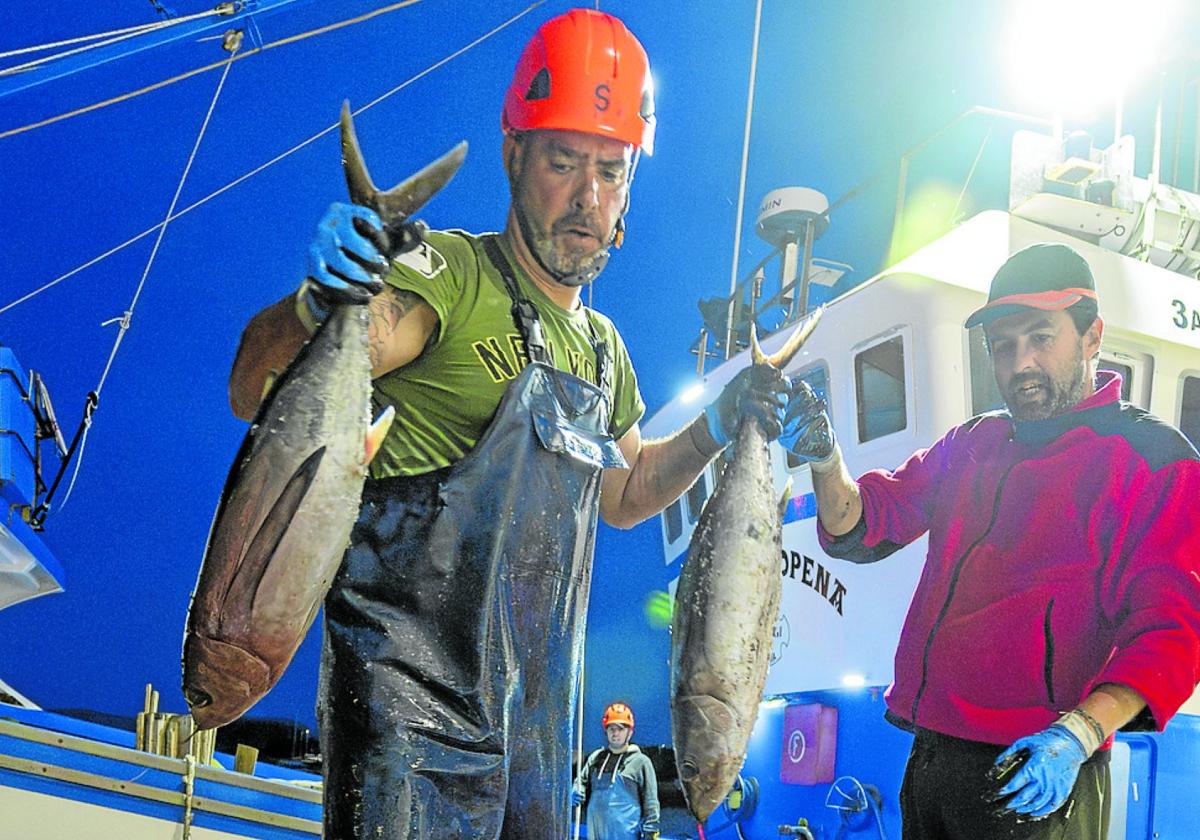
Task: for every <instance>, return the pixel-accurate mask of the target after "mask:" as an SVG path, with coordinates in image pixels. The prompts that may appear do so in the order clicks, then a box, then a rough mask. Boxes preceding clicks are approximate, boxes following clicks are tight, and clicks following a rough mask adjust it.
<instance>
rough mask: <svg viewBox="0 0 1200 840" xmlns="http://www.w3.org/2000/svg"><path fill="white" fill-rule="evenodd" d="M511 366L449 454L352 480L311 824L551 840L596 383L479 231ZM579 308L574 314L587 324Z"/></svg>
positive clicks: (604, 436) (595, 464) (575, 650)
mask: <svg viewBox="0 0 1200 840" xmlns="http://www.w3.org/2000/svg"><path fill="white" fill-rule="evenodd" d="M485 246H486V247H487V251H488V256H489V258H490V259H491V260H492V262H493V263H495V265H496V267H497V269H498V270H499V271H500V272H501V274H502V275H503V276H504V280H505V285H506V286H507V287H508V293H509V296H510V297H511V298H512V299H513V301H514V304H513V316H514V320H515V321H516V324H517V329H518V330H519V331H520V333H521V335H522V336H523V337H524V339H525V343H526V347H527V352H528V355H529V359H530V363H529V364H528V365H527V366H526V367H525V368H524V370H522V372H521V373H520V374H519V375H518V376H517V378H516V379H515V380H514V381H513V382H512V383H511V384H510V385H509V387H508V390H507V391H506V392H505V394H504V397H503V399H502V401H501V403H500V406H499V408H498V409H497V411H496V415H495V417H494V418H493V419H492V421H491V424H490V425H489V427H488V428H487V430H486V431H485V432H484V434H483V436H482V437H481V438H480V440H479V443H478V444H477V445H476V446H475V448H474V449H472V450H471V452H469V453H468V454H467V455H466V456H465V457H464V458H463V459H462V460H461V461H459V462H458V463H456V464H454V465H452V466H451V467H448V468H446V469H443V470H438V471H436V472H433V473H427V474H424V475H420V476H413V477H399V478H391V479H381V480H377V481H368V482H367V486H366V488H365V489H364V492H363V504H362V509H361V512H360V515H359V520H358V523H357V525H356V526H355V529H354V532H353V534H352V536H351V546H350V548H349V550H348V551H347V553H346V556H345V559H344V560H343V563H342V566H341V568H340V570H339V572H338V574H337V577H336V578H335V581H334V583H333V587H332V589H331V591H330V594H329V596H328V598H327V599H326V604H325V648H324V652H323V656H322V666H321V692H320V698H319V701H318V713H319V717H320V724H321V747H322V756H323V762H324V775H325V838H326V840H346V838H367V837H370V838H377V837H386V838H388V840H402V838H495V837H503V838H513V839H514V840H516V838H522V840H542V838H545V840H549V839H550V838H562V837H563V835H564V834H565V833H566V831H567V826H568V824H569V819H570V816H569V810H568V804H567V796H568V792H569V787H570V775H569V774H570V772H571V742H570V738H571V727H570V723H571V715H572V711H573V709H574V706H575V702H576V700H577V691H578V672H579V664H580V658H581V654H582V649H583V631H584V621H585V619H586V615H587V598H588V586H589V582H590V578H591V563H592V550H593V546H594V542H595V533H596V518H597V514H598V510H599V494H600V475H601V470H602V468H605V467H613V466H620V467H623V466H625V465H626V464H625V461H624V459H623V458H622V456H621V452H620V449H619V448H618V447H617V444H616V442H615V441H614V440H613V439H612V437H611V436H610V434H609V432H608V426H609V415H610V412H609V399H608V397H607V396H606V392H607V379H608V368H609V364H608V357H607V347H606V346H605V345H604V344H603V343H601V342H599V341H598V340H597V339H595V330H594V328H593V344H594V346H595V347H596V351H597V359H596V362H597V364H596V369H597V379H598V381H599V382H600V383H601V385H602V387H596V386H595V385H593V384H591V383H590V382H587V381H585V380H583V379H580V378H578V377H575V376H573V375H571V374H569V373H566V372H563V371H559V370H557V369H555V368H554V367H553V366H552V365H551V364H549V363H548V362H549V360H550V359H549V354H548V351H547V350H546V346H545V342H544V340H543V339H542V334H541V328H540V325H539V324H538V321H537V310H536V309H534V307H533V305H532V304H531V303H530V302H529V301H528V300H525V299H524V298H523V297H522V296H521V295H520V292H519V289H518V287H517V284H516V281H515V279H514V278H513V276H512V269H511V267H510V266H509V264H508V261H507V258H506V257H505V255H504V254H503V252H501V251H500V249H499V245H498V243H497V241H496V239H495V238H494V237H489V238H487V239H486V240H485ZM590 323H591V322H590V320H589V324H590Z"/></svg>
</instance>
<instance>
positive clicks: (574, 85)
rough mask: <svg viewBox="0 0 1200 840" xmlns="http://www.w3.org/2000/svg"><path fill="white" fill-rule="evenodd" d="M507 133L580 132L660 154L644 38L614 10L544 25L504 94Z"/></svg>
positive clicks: (574, 14) (575, 14) (575, 13)
mask: <svg viewBox="0 0 1200 840" xmlns="http://www.w3.org/2000/svg"><path fill="white" fill-rule="evenodd" d="M500 122H501V125H502V126H503V128H504V131H505V132H506V133H507V132H512V131H532V130H535V129H558V130H562V131H581V132H584V133H586V134H598V135H600V136H602V137H611V138H613V139H615V140H620V141H621V142H623V143H629V144H631V145H633V146H634V147H636V148H638V149H641V150H642V151H644V152H645V153H646V154H648V155H649V154H653V153H654V83H653V80H652V79H651V77H650V61H649V59H648V58H647V57H646V51H645V50H644V49H643V48H642V45H641V43H639V42H638V39H637V38H635V37H633V34H632V33H630V31H629V30H628V29H626V28H625V24H623V23H621V21H619V20H617V19H616V18H615V17H613V16H612V15H608V14H605V13H604V12H598V11H593V10H591V9H572V10H571V11H569V12H567V13H566V14H563V15H559V16H558V17H555V18H551V19H550V20H548V21H546V22H545V23H543V24H542V25H541V26H540V27H539V28H538V31H537V32H535V33H534V35H533V37H532V38H530V39H529V43H528V44H526V45H525V49H524V50H523V51H522V53H521V57H520V59H518V61H517V69H516V72H515V73H514V74H513V80H512V84H511V85H509V88H508V91H507V92H506V93H505V94H504V110H503V112H502V114H501V118H500Z"/></svg>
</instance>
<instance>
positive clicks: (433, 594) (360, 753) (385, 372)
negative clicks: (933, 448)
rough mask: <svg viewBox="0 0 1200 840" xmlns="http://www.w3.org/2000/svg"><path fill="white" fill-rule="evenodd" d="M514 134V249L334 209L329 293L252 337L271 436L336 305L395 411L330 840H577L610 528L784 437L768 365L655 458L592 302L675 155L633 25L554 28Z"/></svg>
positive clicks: (304, 296)
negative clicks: (659, 140)
mask: <svg viewBox="0 0 1200 840" xmlns="http://www.w3.org/2000/svg"><path fill="white" fill-rule="evenodd" d="M502 125H503V129H504V141H503V159H504V166H505V171H506V173H507V175H508V180H509V185H510V193H511V205H510V208H509V211H508V216H507V221H506V224H505V228H504V231H503V233H501V234H486V235H482V236H479V235H474V234H469V233H466V232H463V231H457V230H454V231H422V230H420V229H417V228H414V231H413V232H417V233H419V234H420V235H419V236H405V237H399V238H400V239H403V240H404V241H405V242H408V243H410V246H411V247H409V249H408V250H405V251H403V252H400V253H389V254H387V255H386V256H385V255H384V254H383V253H381V251H380V245H381V242H382V240H381V238H380V237H379V228H380V221H379V218H378V216H377V215H376V214H375V213H374V212H373V211H371V210H369V209H367V208H365V207H359V206H354V205H348V204H335V205H333V206H332V207H330V209H329V211H328V212H327V213H326V215H325V217H324V218H323V219H322V221H321V223H320V224H319V226H318V229H317V235H316V238H315V240H314V242H313V244H312V247H311V249H310V256H309V272H308V276H307V277H306V278H305V280H304V281H303V283H302V284H301V286H300V289H299V291H298V292H297V293H295V294H294V295H289V296H287V297H286V298H284V299H283V300H281V301H279V302H278V303H276V304H273V305H272V306H270V307H268V308H266V309H264V310H263V311H262V312H260V313H259V314H258V315H256V316H255V317H254V318H253V319H252V320H251V322H250V323H249V325H248V326H247V327H246V330H245V331H244V333H243V335H242V343H241V346H240V347H239V350H238V355H237V358H236V360H235V362H234V369H233V372H232V374H231V377H230V399H231V402H232V404H233V407H234V410H235V412H236V413H238V414H239V416H242V417H246V418H249V417H250V416H251V415H252V414H253V413H254V410H255V408H256V406H257V405H258V402H259V400H260V398H261V397H262V395H263V393H264V390H265V388H266V387H267V385H268V383H269V381H270V380H271V378H272V377H273V376H274V375H275V373H276V372H277V371H278V370H280V369H282V368H283V367H285V366H286V365H287V364H288V363H289V362H290V361H291V359H292V358H294V356H295V354H296V353H297V352H298V351H299V348H300V347H301V345H302V344H303V342H304V341H306V340H307V339H308V337H309V336H310V335H311V334H312V333H313V332H314V331H315V330H316V329H318V328H319V325H320V324H321V323H322V321H323V319H324V318H325V316H326V315H327V313H328V312H329V310H330V308H331V307H333V306H341V305H348V304H360V305H366V306H368V309H369V313H370V319H371V327H370V348H369V349H370V354H371V362H372V378H373V380H374V389H375V390H374V400H375V402H376V403H377V405H378V406H380V407H382V406H387V405H390V406H392V407H394V408H395V411H396V417H395V422H394V423H393V425H392V427H391V430H390V432H389V433H388V435H387V438H386V440H385V441H384V442H383V445H382V447H381V450H380V452H379V454H378V456H377V457H376V458H375V460H374V461H372V463H371V467H370V471H371V472H370V477H369V478H368V480H367V483H366V486H365V488H364V491H363V499H362V509H361V512H360V516H359V521H358V524H357V525H356V526H355V529H354V533H353V535H352V537H351V546H350V548H349V550H348V551H347V553H346V556H345V558H344V560H343V563H342V566H341V569H340V570H339V572H338V574H337V576H336V579H335V580H334V583H333V586H332V588H331V590H330V593H329V596H328V597H327V599H326V602H325V646H324V652H323V657H322V669H321V670H322V674H321V692H320V699H319V702H318V712H319V717H320V722H321V740H322V752H323V767H324V775H325V836H326V837H327V838H337V840H346V838H360V837H368V836H369V837H387V838H389V840H400V839H401V838H408V837H438V838H442V837H445V838H458V837H484V838H488V837H497V836H503V837H506V838H507V837H512V838H523V840H528V839H529V838H533V839H534V840H539V839H540V838H546V840H549V838H551V837H559V836H561V834H562V832H563V831H564V830H565V826H566V825H567V824H568V814H569V811H568V803H567V799H568V791H569V786H570V775H569V770H568V767H569V758H568V756H569V754H570V710H571V709H572V708H573V705H574V703H573V701H574V700H575V698H576V692H577V682H576V674H577V673H578V663H579V657H580V652H581V651H580V648H581V642H582V639H583V622H584V618H585V615H586V607H587V591H588V583H589V580H590V575H591V559H592V548H593V544H594V537H595V528H596V521H597V515H598V514H599V515H600V516H603V517H604V519H605V521H606V522H608V523H610V524H612V525H615V526H618V527H630V526H632V525H634V524H636V523H638V522H641V521H642V520H644V519H646V518H647V517H649V516H651V515H653V514H655V513H657V512H659V511H660V510H662V509H663V508H664V507H665V506H666V505H668V504H670V503H671V502H672V501H674V500H675V499H676V498H677V497H678V496H679V495H680V494H681V493H683V492H684V491H685V490H686V489H687V488H688V487H689V486H691V484H692V482H693V481H694V480H695V478H696V476H697V475H699V473H700V472H701V471H702V470H703V469H704V467H705V465H706V464H707V463H708V462H709V460H711V458H712V457H713V456H714V455H715V454H716V453H717V452H718V451H720V449H722V448H723V447H724V446H725V445H726V444H728V442H729V439H730V438H731V437H732V435H733V432H734V431H735V430H736V428H737V424H738V422H739V420H740V418H741V417H742V416H743V415H744V414H747V413H753V414H755V415H756V416H758V417H759V418H760V419H761V420H762V422H763V424H764V426H765V428H766V429H767V431H768V434H769V435H770V436H772V437H774V436H778V434H779V433H780V431H781V428H782V408H783V402H784V399H783V397H782V396H781V395H782V393H783V391H784V390H785V387H786V382H785V381H784V380H783V377H782V376H781V375H779V374H778V373H774V372H768V375H765V376H764V375H763V373H762V372H761V371H757V370H756V371H755V372H754V373H751V372H750V370H749V369H748V370H747V371H746V373H745V375H742V376H739V377H737V378H735V379H734V380H733V381H732V382H731V383H730V384H729V385H727V386H726V387H725V388H724V389H723V390H722V392H721V394H720V395H719V396H718V397H717V399H716V400H715V401H714V402H713V403H712V404H711V405H710V406H708V408H707V409H706V410H705V412H704V413H703V414H702V415H701V416H700V417H698V418H696V420H695V421H694V422H692V423H690V424H689V425H688V426H687V428H685V429H684V430H682V431H681V432H679V433H677V434H676V435H673V436H672V437H670V438H666V439H663V440H656V441H643V440H642V438H641V432H640V430H639V427H638V421H639V420H640V418H641V416H642V414H643V412H644V410H645V405H644V403H643V401H642V398H641V395H640V393H639V392H638V387H637V379H636V376H635V374H634V371H633V365H632V363H631V362H630V359H629V354H628V353H627V351H626V349H625V345H624V342H623V341H622V340H621V336H620V334H619V333H618V332H617V329H616V327H615V326H614V325H613V324H612V322H611V321H610V320H608V319H607V318H605V317H604V316H603V315H601V314H599V313H598V312H595V311H594V310H591V309H589V308H587V307H585V306H583V305H582V302H581V300H580V288H581V286H582V285H584V284H586V283H588V282H590V281H591V280H593V279H594V278H595V277H596V275H597V274H599V272H600V271H601V269H602V268H603V267H604V263H605V261H606V260H607V257H608V248H609V246H610V245H619V244H620V241H621V238H622V234H623V218H624V215H625V213H626V211H627V210H628V208H629V189H630V182H631V179H632V177H633V171H634V168H635V164H636V162H637V159H638V156H639V155H640V153H641V152H642V151H645V152H646V153H647V154H649V153H650V151H651V148H652V145H653V139H654V127H655V123H654V99H653V89H652V84H651V77H650V70H649V64H648V61H647V58H646V53H645V51H644V50H643V49H642V46H641V44H640V43H639V42H638V41H637V39H636V38H634V36H633V35H632V34H630V32H629V31H628V30H627V29H626V28H625V26H624V25H623V24H622V23H621V22H620V21H619V20H617V19H616V18H614V17H612V16H611V15H606V14H602V13H600V12H597V11H592V10H583V9H576V10H573V11H571V12H568V13H567V14H564V15H561V16H559V17H556V18H554V19H552V20H550V21H548V22H546V23H545V24H543V25H542V27H541V28H539V29H538V31H537V33H536V34H535V35H534V36H533V38H532V39H531V40H530V42H529V43H528V45H527V46H526V47H525V50H524V52H523V53H522V55H521V57H520V60H519V62H518V65H517V69H516V73H515V75H514V78H513V82H512V85H511V87H510V88H509V90H508V92H507V94H506V96H505V100H504V109H503V116H502ZM395 239H396V238H395V237H394V238H393V241H394V240H395Z"/></svg>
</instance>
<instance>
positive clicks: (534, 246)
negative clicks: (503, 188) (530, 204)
mask: <svg viewBox="0 0 1200 840" xmlns="http://www.w3.org/2000/svg"><path fill="white" fill-rule="evenodd" d="M513 202H514V207H515V209H516V215H517V223H518V224H519V225H520V228H521V235H522V236H523V237H524V239H525V244H526V245H527V246H528V247H529V250H530V251H531V252H532V253H533V256H534V258H535V259H536V260H537V261H538V262H539V263H541V266H542V268H544V269H546V271H547V272H548V273H549V274H550V276H552V277H553V278H554V279H555V280H556V281H558V282H559V283H561V284H562V285H564V286H584V285H586V284H588V283H590V282H591V281H592V280H594V279H595V278H596V275H598V274H599V273H600V272H601V271H602V270H603V269H604V266H605V264H607V263H608V248H607V246H605V247H601V248H598V249H597V250H595V251H592V252H591V253H587V252H583V253H576V254H571V253H563V252H561V251H560V250H559V249H558V248H556V247H555V245H554V228H555V227H558V228H560V229H562V228H568V227H581V228H586V229H587V230H589V231H591V232H592V234H593V235H595V236H596V238H597V240H599V241H604V238H603V234H602V233H601V231H600V223H599V221H598V220H597V219H593V218H590V217H588V215H587V214H585V213H572V214H569V215H567V216H564V217H563V218H561V219H559V220H558V221H557V222H555V224H554V225H552V226H551V228H550V230H546V229H545V228H544V227H540V226H538V225H535V224H534V222H533V220H532V219H530V218H529V214H528V213H526V212H525V205H524V202H523V201H522V198H521V187H520V186H518V187H517V189H516V191H515V193H514V195H513ZM610 239H611V237H610Z"/></svg>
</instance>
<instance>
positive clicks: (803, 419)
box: [779, 379, 837, 463]
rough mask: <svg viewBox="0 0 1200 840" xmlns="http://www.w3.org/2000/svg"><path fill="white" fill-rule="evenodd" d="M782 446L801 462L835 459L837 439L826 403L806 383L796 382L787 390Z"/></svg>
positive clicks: (798, 380) (802, 381)
mask: <svg viewBox="0 0 1200 840" xmlns="http://www.w3.org/2000/svg"><path fill="white" fill-rule="evenodd" d="M779 442H780V443H781V444H782V445H783V447H784V448H785V449H788V450H790V451H791V452H792V453H793V454H794V455H795V456H796V457H797V458H799V459H800V460H802V461H808V462H810V463H812V462H817V463H821V462H825V461H828V460H829V459H830V458H831V457H832V456H833V448H834V446H836V445H837V438H835V437H834V434H833V426H832V425H830V422H829V414H828V413H827V412H826V410H825V402H824V401H823V400H821V399H820V398H819V397H818V396H817V395H816V393H815V392H814V391H813V389H812V388H811V387H810V386H809V384H808V383H807V382H805V381H804V380H803V379H796V380H795V381H793V382H792V384H791V388H790V389H789V390H788V395H787V408H786V409H785V411H784V415H783V432H782V434H780V436H779Z"/></svg>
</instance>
